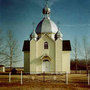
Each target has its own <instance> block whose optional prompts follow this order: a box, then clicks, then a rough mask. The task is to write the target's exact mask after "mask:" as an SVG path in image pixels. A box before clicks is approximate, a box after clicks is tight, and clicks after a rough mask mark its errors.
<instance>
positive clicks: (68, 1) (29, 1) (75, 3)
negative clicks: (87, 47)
mask: <svg viewBox="0 0 90 90" xmlns="http://www.w3.org/2000/svg"><path fill="white" fill-rule="evenodd" d="M43 6H44V0H0V29H2V30H3V31H4V32H6V31H7V30H12V31H13V32H14V34H15V36H16V39H17V40H18V42H19V45H20V49H21V50H22V46H23V41H24V40H25V39H29V36H30V33H31V32H32V30H33V26H32V23H33V22H35V23H36V24H35V26H37V24H38V23H39V22H40V21H41V20H42V18H43V15H42V8H43ZM49 6H50V8H51V15H50V18H51V20H53V21H54V22H55V23H57V22H60V24H59V25H58V27H60V28H61V32H62V33H63V39H66V40H67V39H68V40H71V43H72V42H73V39H74V38H75V37H77V39H78V40H79V42H81V39H82V37H83V36H87V37H88V41H90V40H89V39H90V0H49ZM89 44H90V43H89Z"/></svg>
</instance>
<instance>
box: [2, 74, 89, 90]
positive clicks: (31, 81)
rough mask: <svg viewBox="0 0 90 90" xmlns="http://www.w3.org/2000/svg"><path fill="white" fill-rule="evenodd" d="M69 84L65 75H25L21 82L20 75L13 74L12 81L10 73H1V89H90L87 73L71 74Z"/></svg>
mask: <svg viewBox="0 0 90 90" xmlns="http://www.w3.org/2000/svg"><path fill="white" fill-rule="evenodd" d="M68 77H69V84H68V85H66V83H65V75H57V76H55V75H50V76H48V75H47V76H45V77H44V79H45V80H43V76H42V75H39V76H37V75H23V84H22V85H21V84H20V75H12V78H11V83H9V81H8V75H0V90H90V85H88V82H87V81H88V80H87V75H86V74H69V76H68Z"/></svg>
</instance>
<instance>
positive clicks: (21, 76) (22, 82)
mask: <svg viewBox="0 0 90 90" xmlns="http://www.w3.org/2000/svg"><path fill="white" fill-rule="evenodd" d="M22 79H23V77H22V71H21V85H22V84H23V81H22Z"/></svg>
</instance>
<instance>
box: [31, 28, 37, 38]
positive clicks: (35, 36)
mask: <svg viewBox="0 0 90 90" xmlns="http://www.w3.org/2000/svg"><path fill="white" fill-rule="evenodd" d="M30 37H31V38H37V34H36V32H35V30H33V32H32V33H31V35H30Z"/></svg>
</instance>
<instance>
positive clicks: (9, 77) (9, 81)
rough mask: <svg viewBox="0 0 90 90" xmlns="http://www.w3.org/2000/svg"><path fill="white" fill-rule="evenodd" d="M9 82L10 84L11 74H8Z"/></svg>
mask: <svg viewBox="0 0 90 90" xmlns="http://www.w3.org/2000/svg"><path fill="white" fill-rule="evenodd" d="M9 82H11V72H10V73H9Z"/></svg>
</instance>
